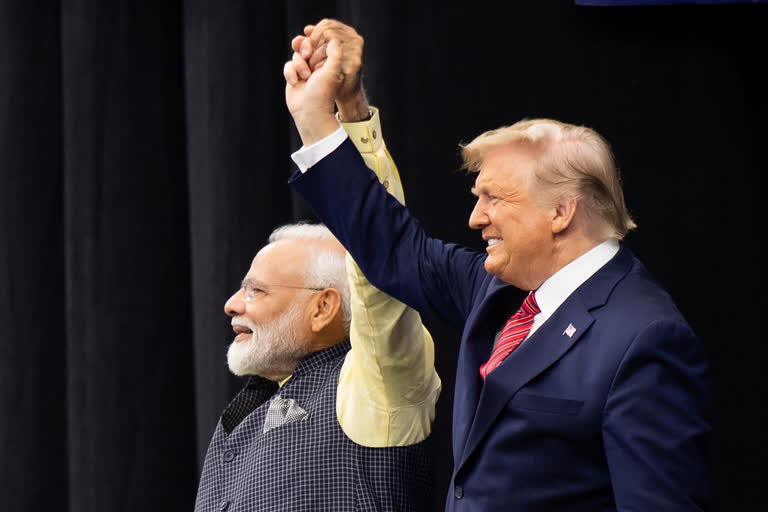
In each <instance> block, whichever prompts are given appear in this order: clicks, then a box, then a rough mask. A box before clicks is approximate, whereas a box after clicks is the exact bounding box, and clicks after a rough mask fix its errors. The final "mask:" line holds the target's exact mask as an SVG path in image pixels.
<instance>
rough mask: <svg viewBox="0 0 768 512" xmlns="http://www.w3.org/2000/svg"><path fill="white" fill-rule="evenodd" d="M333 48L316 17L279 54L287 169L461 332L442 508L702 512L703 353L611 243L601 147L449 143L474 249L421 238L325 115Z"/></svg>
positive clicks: (577, 142) (310, 197)
mask: <svg viewBox="0 0 768 512" xmlns="http://www.w3.org/2000/svg"><path fill="white" fill-rule="evenodd" d="M325 23H327V22H325ZM318 27H320V25H318ZM340 54H341V47H340V45H338V44H337V43H336V42H335V41H333V39H332V35H328V36H325V37H324V36H323V33H322V30H315V32H313V35H312V37H311V38H307V39H306V41H304V42H303V43H302V45H301V47H300V48H299V51H298V52H297V53H295V54H294V57H293V59H292V60H291V61H289V62H288V63H286V66H285V68H284V76H285V79H286V103H287V105H288V108H289V110H290V112H291V114H292V116H293V118H294V121H295V123H296V127H297V129H298V131H299V134H300V136H301V138H302V142H303V144H304V147H303V148H302V149H301V150H300V151H298V152H297V153H296V154H294V160H295V161H296V163H297V164H298V166H299V169H300V170H301V171H302V172H301V173H300V174H298V173H297V175H295V176H294V177H293V178H292V180H291V182H292V185H293V186H294V187H295V188H296V190H298V191H299V192H300V193H301V194H302V195H303V196H304V197H305V198H306V199H307V201H308V202H309V203H310V204H311V205H312V207H313V208H314V209H315V211H316V213H317V214H318V216H319V217H320V218H321V219H322V221H323V222H324V223H325V224H326V225H327V226H328V227H329V228H330V229H331V230H332V231H333V232H334V234H335V235H336V236H337V237H338V239H339V240H340V241H341V242H342V244H343V245H344V246H345V247H346V248H347V250H348V251H349V252H350V254H351V255H352V256H353V257H354V258H355V260H356V261H357V262H358V264H359V265H360V267H361V268H362V270H363V272H364V273H365V275H366V276H367V277H368V279H369V280H370V282H371V283H372V284H374V285H375V286H376V287H378V288H380V289H381V290H383V291H385V292H387V293H389V294H391V295H392V296H394V297H396V298H398V299H400V300H401V301H403V302H404V303H406V304H408V305H410V306H412V307H413V308H415V309H416V310H418V311H421V312H423V313H427V314H433V315H437V316H439V317H440V318H442V319H443V320H445V321H446V322H448V323H450V324H452V325H455V326H457V327H459V328H461V329H463V334H462V339H461V346H460V352H459V360H458V364H457V370H456V391H455V397H454V413H453V455H454V463H455V466H454V469H453V476H452V482H451V485H450V487H449V493H448V496H447V500H446V510H450V511H453V510H456V511H463V510H493V511H496V510H514V511H522V510H536V511H554V510H567V511H570V512H572V511H579V510H584V511H590V512H593V511H598V510H633V511H660V510H670V511H684V510H702V509H706V508H707V507H708V503H709V500H710V496H709V494H710V490H709V480H708V479H709V472H708V459H709V457H708V452H707V447H708V444H709V435H710V431H711V410H710V409H711V391H710V382H709V368H708V363H707V360H706V356H705V353H704V350H703V347H702V344H701V342H700V341H699V340H698V338H697V337H696V335H695V334H694V332H693V331H692V329H691V328H690V326H689V325H688V323H687V322H686V321H685V319H684V318H683V317H682V315H681V314H680V312H679V311H678V309H677V307H676V306H675V304H674V302H673V301H672V299H671V298H670V297H669V295H668V294H667V293H666V292H665V291H664V290H663V289H662V288H661V287H660V286H659V284H658V283H657V282H656V281H655V280H654V279H653V278H652V277H651V276H650V275H649V273H648V272H647V270H646V269H645V268H644V266H643V265H642V264H641V263H640V262H639V261H638V260H637V259H636V258H635V257H634V256H633V255H632V253H631V252H630V251H629V249H628V248H627V247H626V246H625V245H624V244H623V243H622V242H621V239H622V237H623V236H624V235H625V234H626V233H627V232H628V231H629V230H630V229H632V228H633V227H634V226H635V225H634V222H633V221H632V219H631V218H630V216H629V214H628V212H627V209H626V207H625V205H624V198H623V192H622V189H621V186H620V182H619V178H618V173H617V170H616V167H615V165H614V162H613V157H612V154H611V151H610V149H609V147H608V144H607V143H606V142H605V141H604V140H603V138H602V137H601V136H600V135H598V134H597V133H596V132H594V131H593V130H591V129H588V128H585V127H580V126H573V125H569V124H565V123H560V122H557V121H553V120H547V119H539V120H533V121H523V122H519V123H516V124H514V125H512V126H509V127H504V128H500V129H498V130H493V131H490V132H486V133H484V134H482V135H480V136H479V137H477V138H476V139H475V140H474V141H473V142H471V143H470V144H468V145H467V146H465V147H464V148H463V156H464V160H465V164H466V166H467V168H468V169H469V170H471V171H475V172H477V178H476V181H475V186H474V187H473V190H472V191H473V193H474V194H475V195H476V196H477V203H476V205H475V208H474V210H473V211H472V214H471V215H470V219H469V224H470V226H471V227H472V228H474V229H477V230H480V231H481V233H482V236H483V239H484V240H486V241H487V244H488V245H487V248H486V250H485V252H484V253H476V252H473V251H471V250H468V249H466V248H463V247H460V246H457V245H455V244H450V243H445V242H442V241H440V240H436V239H434V238H430V237H428V236H427V235H426V234H425V233H424V231H423V229H422V228H421V226H420V225H419V223H418V222H417V221H416V220H415V219H414V218H413V217H412V216H411V215H410V213H409V212H408V210H407V209H406V208H405V207H403V206H401V205H400V204H399V203H397V202H396V201H395V200H393V199H392V198H391V197H390V196H389V194H387V192H386V190H385V189H384V187H382V186H381V185H380V184H379V182H378V180H377V179H376V176H375V175H374V174H373V173H372V172H370V171H369V170H368V169H367V168H366V166H365V164H364V163H363V160H362V159H361V157H360V156H359V154H358V152H357V151H356V150H355V146H354V145H353V143H352V142H351V141H350V140H349V139H348V138H347V137H346V135H345V134H344V132H343V130H342V129H340V128H339V125H338V123H337V121H336V119H335V117H334V115H333V103H334V97H335V94H336V91H337V90H338V87H339V85H340V84H341V83H342V82H343V80H344V70H343V69H342V68H341V65H340V58H341V55H340ZM317 55H320V58H318V57H317ZM313 56H314V57H313ZM317 61H320V62H321V63H322V66H318V65H317ZM310 63H312V65H311V66H310ZM524 296H525V301H524V303H525V306H524V307H521V300H522V299H523V297H524ZM519 308H520V309H519ZM509 326H511V328H510V327H509ZM512 331H514V332H512ZM510 333H511V334H510ZM515 336H516V337H517V338H515ZM510 339H511V340H512V341H511V342H510ZM510 345H512V346H510ZM438 349H439V346H438Z"/></svg>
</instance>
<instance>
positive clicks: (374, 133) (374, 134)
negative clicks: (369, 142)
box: [373, 130, 376, 139]
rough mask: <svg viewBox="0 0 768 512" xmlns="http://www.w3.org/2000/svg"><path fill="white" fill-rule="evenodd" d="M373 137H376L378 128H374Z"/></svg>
mask: <svg viewBox="0 0 768 512" xmlns="http://www.w3.org/2000/svg"><path fill="white" fill-rule="evenodd" d="M373 138H374V139H375V138H376V130H373Z"/></svg>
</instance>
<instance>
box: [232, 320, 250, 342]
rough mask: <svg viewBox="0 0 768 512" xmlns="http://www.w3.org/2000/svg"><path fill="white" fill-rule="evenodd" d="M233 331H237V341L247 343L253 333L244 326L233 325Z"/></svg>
mask: <svg viewBox="0 0 768 512" xmlns="http://www.w3.org/2000/svg"><path fill="white" fill-rule="evenodd" d="M232 330H233V331H235V335H236V336H235V341H245V340H247V339H248V338H250V337H251V335H252V334H253V331H251V330H250V329H249V328H248V327H246V326H244V325H239V324H236V325H232Z"/></svg>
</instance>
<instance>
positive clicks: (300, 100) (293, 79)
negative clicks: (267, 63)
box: [283, 39, 344, 146]
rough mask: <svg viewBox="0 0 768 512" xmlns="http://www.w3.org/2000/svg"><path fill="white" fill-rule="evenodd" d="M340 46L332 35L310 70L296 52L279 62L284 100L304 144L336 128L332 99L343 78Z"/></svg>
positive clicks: (323, 136)
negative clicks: (322, 57) (321, 59)
mask: <svg viewBox="0 0 768 512" xmlns="http://www.w3.org/2000/svg"><path fill="white" fill-rule="evenodd" d="M342 52H343V50H342V47H341V44H340V42H339V41H338V40H336V39H331V40H330V41H329V42H328V43H327V46H326V48H325V60H324V62H323V64H322V65H321V66H319V67H318V68H316V69H315V70H314V71H312V70H310V68H309V64H308V62H307V61H306V60H305V59H304V57H302V56H301V54H299V53H298V52H294V54H293V58H292V59H291V60H289V61H288V62H286V63H285V66H283V76H284V77H285V103H286V105H287V107H288V110H289V112H290V113H291V116H293V120H294V122H295V123H296V129H297V130H298V131H299V136H300V137H301V141H302V143H303V144H304V145H305V146H309V145H311V144H314V143H315V142H318V141H320V140H322V139H324V138H325V137H327V136H329V135H330V134H332V133H333V132H334V131H336V130H337V129H338V128H339V123H338V121H336V116H335V115H334V102H335V100H336V97H337V95H338V91H339V89H340V87H341V85H342V83H343V81H344V75H343V73H342V57H343V53H342Z"/></svg>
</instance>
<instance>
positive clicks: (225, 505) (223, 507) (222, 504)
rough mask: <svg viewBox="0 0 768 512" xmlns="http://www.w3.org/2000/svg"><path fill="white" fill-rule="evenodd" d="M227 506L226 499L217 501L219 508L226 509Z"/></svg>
mask: <svg viewBox="0 0 768 512" xmlns="http://www.w3.org/2000/svg"><path fill="white" fill-rule="evenodd" d="M228 508H229V502H228V501H222V502H221V503H219V510H227V509H228Z"/></svg>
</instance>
